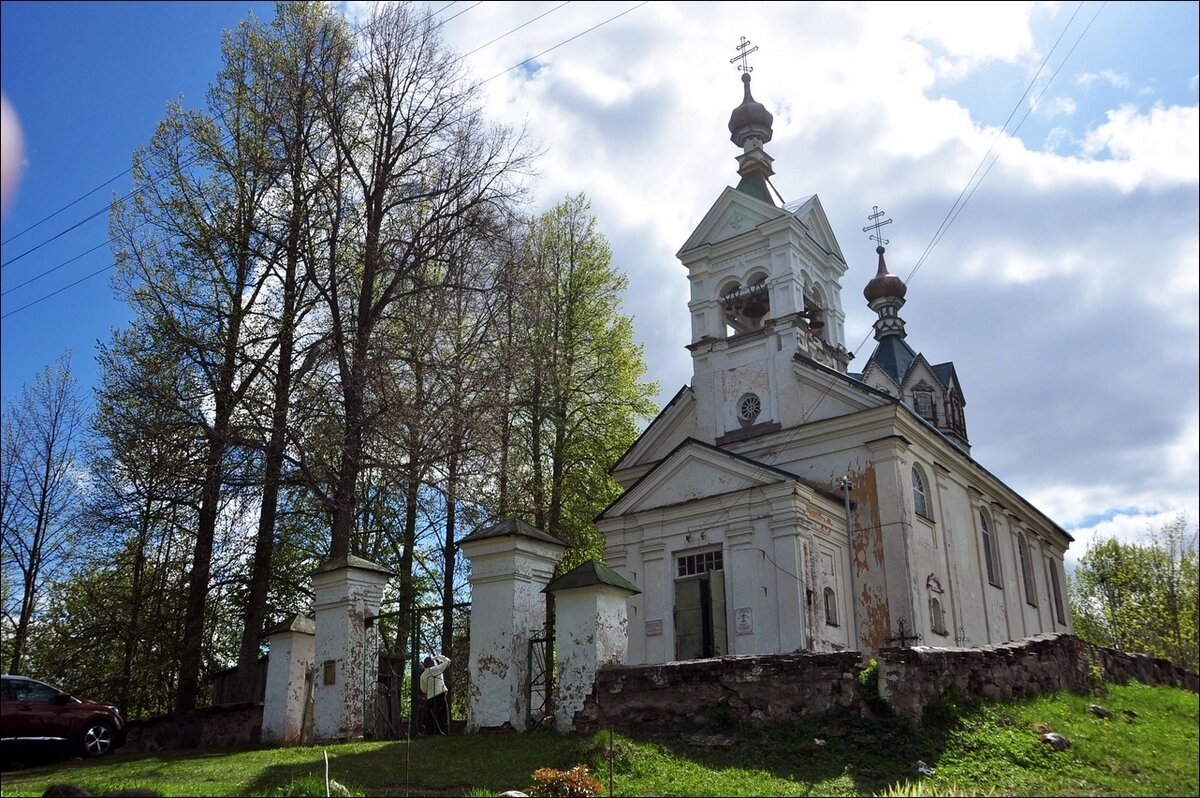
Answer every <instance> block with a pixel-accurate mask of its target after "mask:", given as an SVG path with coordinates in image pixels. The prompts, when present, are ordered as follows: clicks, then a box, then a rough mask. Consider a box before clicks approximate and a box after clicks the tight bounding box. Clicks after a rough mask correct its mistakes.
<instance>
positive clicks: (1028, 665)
mask: <svg viewBox="0 0 1200 798" xmlns="http://www.w3.org/2000/svg"><path fill="white" fill-rule="evenodd" d="M1093 664H1096V665H1099V666H1100V667H1102V668H1103V669H1104V678H1105V679H1106V680H1107V681H1109V682H1115V683H1118V684H1123V683H1125V682H1128V681H1129V680H1130V679H1135V680H1137V681H1139V682H1142V683H1143V684H1151V685H1160V684H1165V685H1172V686H1175V687H1182V688H1185V689H1188V690H1192V691H1193V692H1195V691H1196V690H1197V676H1196V674H1195V673H1192V672H1189V671H1186V670H1184V669H1183V668H1178V667H1176V666H1174V665H1172V664H1171V663H1170V662H1168V661H1167V660H1165V659H1158V658H1156V657H1150V656H1147V655H1145V654H1128V653H1125V652H1123V651H1117V650H1115V649H1111V648H1103V647H1100V646H1093V645H1092V644H1090V643H1087V642H1084V641H1083V640H1080V639H1079V638H1077V637H1073V636H1071V635H1062V634H1048V635H1037V636H1035V637H1031V638H1027V639H1025V640H1019V641H1014V642H1012V643H1005V644H1003V645H996V646H979V647H976V648H931V647H926V646H917V647H914V648H891V649H884V650H883V651H881V652H879V694H880V697H881V698H883V700H884V701H886V702H887V703H888V705H890V706H891V707H892V709H893V711H895V712H896V713H897V714H898V715H901V716H903V717H905V718H908V719H909V720H911V721H913V722H914V723H919V722H920V721H921V719H922V716H923V715H924V712H925V708H926V707H927V706H928V705H929V704H931V703H933V702H934V701H936V700H937V699H938V698H940V697H941V696H943V695H945V694H946V693H947V692H949V691H951V690H953V691H956V692H957V693H958V694H960V695H962V696H965V697H976V698H984V699H988V700H992V701H996V700H1002V699H1008V698H1030V697H1032V696H1035V695H1039V694H1041V693H1046V692H1051V691H1053V690H1070V691H1072V692H1075V693H1086V692H1088V690H1089V688H1090V686H1091V679H1092V676H1091V668H1092V666H1093Z"/></svg>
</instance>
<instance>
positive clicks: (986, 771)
mask: <svg viewBox="0 0 1200 798" xmlns="http://www.w3.org/2000/svg"><path fill="white" fill-rule="evenodd" d="M1093 703H1096V704H1099V705H1101V706H1102V707H1104V708H1105V709H1107V710H1109V711H1110V712H1112V713H1113V717H1112V718H1111V719H1104V718H1101V717H1098V716H1097V715H1095V714H1093V713H1090V712H1089V711H1088V705H1089V704H1093ZM1198 709H1200V699H1198V698H1197V696H1196V694H1194V693H1190V692H1186V691H1182V690H1176V689H1173V688H1164V687H1146V686H1143V685H1138V684H1130V685H1126V686H1110V687H1109V688H1108V694H1107V695H1106V696H1103V697H1083V696H1076V695H1073V694H1070V693H1060V694H1055V695H1048V696H1042V697H1040V698H1037V699H1034V700H1031V701H1020V702H1007V703H1001V704H986V705H983V706H978V707H963V706H958V705H955V703H954V702H952V701H945V702H943V703H942V704H941V705H939V707H937V711H936V712H935V713H932V714H933V716H934V717H932V721H933V722H932V723H931V724H930V725H929V726H927V728H926V729H924V730H916V729H914V728H912V727H911V726H909V725H908V724H906V723H903V722H902V721H900V720H898V719H896V718H890V717H885V718H879V719H874V720H867V719H862V718H850V717H829V718H825V719H822V720H820V721H816V722H813V723H810V724H806V725H802V726H801V725H796V726H788V727H784V728H773V729H769V730H757V729H756V730H750V731H741V732H739V731H737V730H736V729H732V728H729V729H723V728H715V727H714V728H709V729H697V730H693V731H689V732H679V731H675V732H670V733H668V732H662V733H657V732H654V731H651V730H646V731H644V732H639V733H633V734H617V735H614V736H613V737H612V739H610V738H609V736H608V735H607V734H606V733H604V732H601V733H600V734H597V735H571V736H560V735H556V734H553V733H536V734H529V735H472V736H466V737H445V738H439V739H419V740H414V741H413V742H412V743H411V745H409V744H406V743H404V742H402V741H401V742H357V743H344V744H339V745H331V746H326V747H321V746H312V747H302V748H276V749H257V750H248V751H201V752H196V751H188V752H174V753H168V754H153V755H151V754H132V753H118V754H117V755H116V756H114V757H112V758H110V759H107V760H104V761H101V762H82V761H73V762H65V763H60V764H57V765H53V766H48V767H41V768H36V769H31V770H21V771H10V772H5V773H4V776H3V784H2V786H0V792H2V794H3V795H5V796H10V795H11V796H20V795H26V796H38V795H41V794H42V792H43V791H44V790H45V789H46V787H47V786H48V785H50V784H54V783H62V782H67V783H71V784H75V785H78V786H80V787H83V788H85V789H87V790H89V791H90V792H92V793H94V794H96V795H99V794H102V793H104V792H106V791H109V790H114V789H121V788H130V787H145V788H151V789H154V790H157V791H159V792H161V793H163V794H164V795H171V796H188V795H196V796H209V795H211V796H235V795H264V796H265V795H324V768H325V765H324V754H325V752H328V756H329V769H330V775H331V777H332V778H333V779H334V780H336V781H337V782H339V783H340V784H341V785H344V786H345V787H346V788H347V789H348V791H349V793H350V794H353V795H395V796H399V795H413V796H422V795H448V796H463V795H467V796H482V795H498V794H499V793H501V792H503V791H505V790H510V789H519V790H526V791H528V790H529V787H530V786H531V785H532V784H533V779H532V777H531V776H532V773H533V771H534V770H536V769H538V768H543V767H550V768H556V769H559V770H567V769H568V768H570V767H572V766H573V765H576V764H579V763H583V764H586V765H588V766H589V767H590V768H591V772H592V774H593V775H594V776H595V777H596V778H597V779H598V780H599V781H600V783H601V784H603V785H604V789H605V792H607V791H608V786H609V783H610V780H611V784H612V794H614V795H625V796H651V795H664V796H666V795H679V796H705V795H713V796H717V795H722V796H741V795H1114V796H1115V795H1189V796H1194V795H1197V794H1200V766H1198V765H1197V762H1198V760H1200V750H1198V737H1200V734H1198V731H1197V729H1198V722H1200V717H1198ZM1050 731H1053V732H1057V733H1058V734H1061V735H1062V736H1064V737H1066V738H1067V739H1068V740H1070V743H1071V744H1070V746H1069V747H1068V748H1066V749H1065V750H1063V751H1056V750H1054V749H1053V748H1052V747H1051V746H1050V745H1048V744H1047V743H1045V742H1042V741H1041V739H1040V737H1041V735H1042V734H1045V733H1047V732H1050ZM918 760H919V761H921V762H924V763H925V764H926V765H927V766H928V767H929V768H930V769H932V771H933V773H932V775H924V776H921V775H918V774H917V773H916V772H915V770H914V765H915V763H916V762H917V761H918Z"/></svg>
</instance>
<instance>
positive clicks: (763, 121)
mask: <svg viewBox="0 0 1200 798" xmlns="http://www.w3.org/2000/svg"><path fill="white" fill-rule="evenodd" d="M742 83H744V84H745V86H746V95H745V97H743V98H742V104H741V105H739V106H738V107H737V108H734V109H733V113H732V114H730V116H729V132H730V133H731V134H732V135H731V136H730V137H729V139H730V141H732V142H733V143H734V144H736V145H738V146H739V147H744V146H745V143H746V139H748V138H750V137H751V136H757V137H758V138H760V139H762V142H763V143H764V144H766V143H767V142H768V141H770V140H771V123H772V122H774V121H775V117H774V116H772V115H771V112H770V111H768V110H767V107H766V106H765V105H763V104H762V103H760V102H756V101H755V99H754V98H753V97H752V96H750V73H749V72H743V73H742Z"/></svg>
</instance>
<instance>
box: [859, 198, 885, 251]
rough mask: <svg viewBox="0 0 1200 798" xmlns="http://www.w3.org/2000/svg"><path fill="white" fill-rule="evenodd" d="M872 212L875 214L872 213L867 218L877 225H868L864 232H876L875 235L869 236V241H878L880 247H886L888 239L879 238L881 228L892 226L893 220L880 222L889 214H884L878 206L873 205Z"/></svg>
mask: <svg viewBox="0 0 1200 798" xmlns="http://www.w3.org/2000/svg"><path fill="white" fill-rule="evenodd" d="M871 210H872V211H874V212H873V213H871V214H870V215H868V216H867V218H868V219H870V220H871V221H872V222H874V223H875V224H869V225H867V226H866V227H864V228H863V232H864V233H865V232H867V231H868V230H874V231H875V232H874V233H873V234H871V236H869V240H871V241H878V242H879V244H880V246H886V245H887V243H888V242H887V239H886V238H880V237H879V228H881V227H883V226H884V225H885V224H891V223H892V220H891V219H884V220H883V221H882V222H881V221H879V220H880V219H882V218H883V217H884V216H886V215H887V214H886V213H884V212H883V211H881V210H879V206H878V205H873V206H872V208H871Z"/></svg>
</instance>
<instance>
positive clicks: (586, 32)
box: [479, 0, 650, 86]
mask: <svg viewBox="0 0 1200 798" xmlns="http://www.w3.org/2000/svg"><path fill="white" fill-rule="evenodd" d="M648 2H650V0H642V2H640V3H638V4H637V5H636V6H633V7H632V8H627V9H625V10H624V11H622V12H621V13H620V14H616V15H614V16H611V17H609V18H608V19H606V20H604V21H603V22H600V23H597V24H595V25H593V26H592V27H590V28H588V29H587V30H585V31H583V32H582V33H577V34H575V35H574V36H572V37H571V38H569V39H567V40H565V41H561V42H559V43H558V44H556V45H554V46H553V47H549V48H547V49H545V50H542V51H541V52H540V53H538V54H537V55H531V56H530V57H529V58H526V59H525V60H524V61H522V62H521V63H519V64H513V65H512V66H510V67H509V68H508V69H505V70H502V71H500V72H497V73H496V74H495V75H492V76H491V77H490V78H488V79H487V80H481V81H479V85H481V86H482V85H483V84H484V83H488V82H490V81H493V80H495V79H496V78H498V77H500V76H501V75H503V74H506V73H508V72H512V71H513V70H514V69H517V68H518V67H523V66H525V65H526V64H528V63H529V62H530V61H533V60H535V59H538V58H541V57H542V56H544V55H545V54H546V53H549V52H552V51H554V50H557V49H558V48H559V47H562V46H563V45H564V44H570V43H571V42H573V41H575V40H576V39H578V38H579V37H580V36H586V35H587V34H589V33H591V32H592V31H594V30H595V29H596V28H599V27H603V26H604V25H607V24H608V23H610V22H612V21H614V20H617V19H620V18H621V17H623V16H625V15H626V14H628V13H629V12H630V11H637V10H638V9H639V8H641V7H642V6H644V5H646V3H648Z"/></svg>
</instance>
